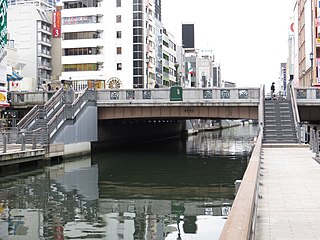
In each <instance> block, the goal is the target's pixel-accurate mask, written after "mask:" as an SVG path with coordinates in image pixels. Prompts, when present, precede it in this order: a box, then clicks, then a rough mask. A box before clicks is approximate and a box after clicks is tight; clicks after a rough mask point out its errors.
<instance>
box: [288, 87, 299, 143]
mask: <svg viewBox="0 0 320 240" xmlns="http://www.w3.org/2000/svg"><path fill="white" fill-rule="evenodd" d="M288 89H289V93H290V94H289V97H290V100H291V106H292V112H293V118H294V126H295V129H296V134H297V139H298V142H299V143H301V126H300V116H299V110H298V104H297V98H296V94H295V90H294V87H293V85H292V82H291V83H289V84H288Z"/></svg>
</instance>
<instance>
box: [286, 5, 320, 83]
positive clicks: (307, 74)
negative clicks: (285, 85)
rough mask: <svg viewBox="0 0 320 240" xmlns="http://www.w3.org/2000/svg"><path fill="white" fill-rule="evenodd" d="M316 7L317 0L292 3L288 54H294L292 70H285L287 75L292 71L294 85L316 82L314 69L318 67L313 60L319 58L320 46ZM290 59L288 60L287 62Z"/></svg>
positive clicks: (319, 12) (318, 12)
mask: <svg viewBox="0 0 320 240" xmlns="http://www.w3.org/2000/svg"><path fill="white" fill-rule="evenodd" d="M318 8H319V4H318V0H296V2H295V4H294V9H293V18H294V21H293V24H292V22H290V27H291V29H290V30H289V51H290V52H289V55H290V54H291V55H293V56H294V57H293V62H294V63H293V65H294V67H293V68H294V71H291V74H290V72H289V74H288V72H287V75H292V73H293V75H294V76H292V77H293V79H294V83H295V85H296V86H313V85H314V84H316V83H317V82H318V81H317V79H318V77H317V71H316V69H317V68H318V67H317V66H316V65H315V60H316V59H317V58H320V48H319V54H317V52H318V47H320V41H318V33H317V32H318V27H317V26H316V24H315V23H316V22H317V21H316V20H317V19H318V16H319V15H320V11H319V9H318ZM292 32H294V34H292ZM319 32H320V29H319ZM319 37H320V36H319ZM290 46H291V47H292V46H294V51H292V50H290ZM291 61H292V60H291V59H290V61H288V62H289V64H290V63H291ZM289 71H290V68H289ZM289 77H290V76H289Z"/></svg>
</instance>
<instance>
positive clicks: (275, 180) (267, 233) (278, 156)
mask: <svg viewBox="0 0 320 240" xmlns="http://www.w3.org/2000/svg"><path fill="white" fill-rule="evenodd" d="M314 156H315V154H314V153H312V152H311V150H309V148H307V147H294V148H292V147H282V148H280V147H274V148H271V147H270V148H269V147H267V146H266V145H264V147H263V155H262V157H263V158H264V159H262V161H263V163H262V164H261V166H262V169H261V174H262V176H261V177H260V183H261V185H260V188H259V193H260V195H261V197H262V198H261V199H259V203H258V213H257V216H258V218H257V224H256V234H255V239H258V240H262V239H301V240H302V239H303V240H308V239H320V164H319V163H318V162H317V161H315V160H314V159H313V157H314Z"/></svg>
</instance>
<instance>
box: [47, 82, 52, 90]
mask: <svg viewBox="0 0 320 240" xmlns="http://www.w3.org/2000/svg"><path fill="white" fill-rule="evenodd" d="M51 90H52V87H51V85H50V84H49V83H48V91H51Z"/></svg>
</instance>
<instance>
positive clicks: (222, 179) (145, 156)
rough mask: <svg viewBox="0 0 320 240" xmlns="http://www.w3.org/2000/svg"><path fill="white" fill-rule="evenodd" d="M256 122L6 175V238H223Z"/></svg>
mask: <svg viewBox="0 0 320 240" xmlns="http://www.w3.org/2000/svg"><path fill="white" fill-rule="evenodd" d="M257 131H258V128H257V126H256V125H244V126H238V127H233V128H228V129H224V130H219V131H207V132H202V133H199V134H197V135H193V136H189V137H188V138H187V139H184V140H181V139H167V140H166V141H162V142H149V143H144V144H135V145H134V144H132V145H124V146H119V147H118V148H117V149H113V150H108V151H105V152H93V153H92V155H91V156H87V157H82V158H77V159H73V160H72V161H64V162H63V163H60V164H56V165H53V166H50V167H46V168H41V169H29V170H26V171H21V172H19V173H17V174H11V175H6V176H1V178H0V239H108V240H118V239H135V240H149V239H157V240H171V239H199V240H207V239H208V240H209V239H210V240H211V239H218V237H219V234H220V232H221V230H222V228H223V225H224V223H225V221H226V218H227V215H228V213H229V211H230V208H231V206H232V202H233V199H234V182H235V180H237V179H241V178H242V176H243V173H244V171H245V169H246V166H247V161H248V159H249V157H250V154H251V151H252V146H253V138H254V137H255V136H256V135H257Z"/></svg>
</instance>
